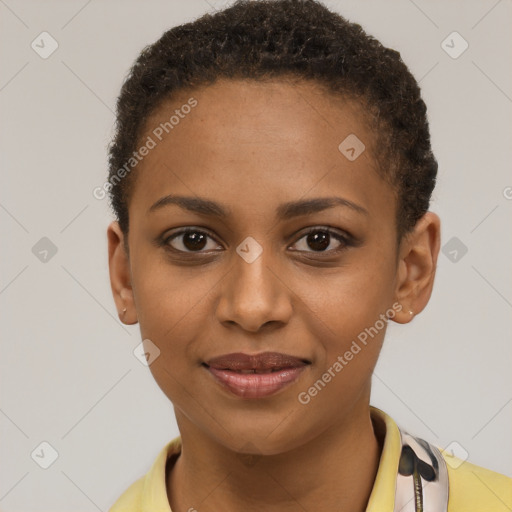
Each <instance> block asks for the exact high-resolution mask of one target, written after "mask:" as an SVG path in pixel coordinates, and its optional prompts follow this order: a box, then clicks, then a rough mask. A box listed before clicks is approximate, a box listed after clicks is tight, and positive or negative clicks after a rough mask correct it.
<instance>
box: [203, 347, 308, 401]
mask: <svg viewBox="0 0 512 512" xmlns="http://www.w3.org/2000/svg"><path fill="white" fill-rule="evenodd" d="M310 364H311V362H310V361H309V360H307V359H303V358H298V357H295V356H291V355H288V354H281V353H279V352H263V353H261V354H255V355H249V354H243V353H234V354H226V355H223V356H219V357H215V358H213V359H210V360H208V361H207V362H205V363H203V364H202V365H203V367H204V368H205V369H206V370H208V371H209V373H210V374H211V375H213V377H214V378H215V380H216V381H217V382H219V383H220V384H221V385H222V386H223V387H224V388H225V389H226V390H228V391H229V392H230V393H232V394H234V395H236V396H238V397H241V398H263V397H266V396H270V395H273V394H275V393H277V392H278V391H280V390H281V389H283V388H284V387H286V386H288V385H290V384H291V383H292V382H294V381H295V380H297V379H298V377H299V376H300V374H301V373H302V372H303V371H304V370H305V369H306V368H307V366H308V365H310Z"/></svg>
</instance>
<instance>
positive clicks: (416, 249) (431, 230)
mask: <svg viewBox="0 0 512 512" xmlns="http://www.w3.org/2000/svg"><path fill="white" fill-rule="evenodd" d="M440 244H441V221H440V219H439V216H438V215H436V214H435V213H433V212H427V213H425V214H424V215H423V217H421V218H420V219H419V220H418V222H417V223H416V226H415V227H414V230H413V231H412V232H411V233H409V234H408V235H407V237H406V238H405V239H404V240H403V244H402V246H401V248H400V254H399V262H398V269H397V287H396V292H395V294H396V300H397V301H398V302H399V303H400V304H401V305H402V309H401V311H400V312H399V313H397V314H396V315H395V317H394V318H393V320H394V321H395V322H397V323H401V324H405V323H408V322H410V321H411V320H412V319H413V318H414V316H415V315H417V314H418V313H420V312H421V311H423V309H424V308H425V307H426V305H427V304H428V301H429V299H430V296H431V294H432V290H433V286H434V278H435V273H436V265H437V257H438V255H439V248H440Z"/></svg>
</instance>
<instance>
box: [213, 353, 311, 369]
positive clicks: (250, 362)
mask: <svg viewBox="0 0 512 512" xmlns="http://www.w3.org/2000/svg"><path fill="white" fill-rule="evenodd" d="M205 364H206V365H207V366H209V367H212V368H215V369H217V370H234V371H237V370H272V369H281V368H297V367H300V366H304V365H306V364H310V362H309V361H308V360H307V359H302V358H299V357H295V356H291V355H289V354H281V353H279V352H262V353H261V354H253V355H250V354H244V353H241V352H236V353H232V354H224V355H222V356H218V357H214V358H212V359H209V360H208V361H206V363H205Z"/></svg>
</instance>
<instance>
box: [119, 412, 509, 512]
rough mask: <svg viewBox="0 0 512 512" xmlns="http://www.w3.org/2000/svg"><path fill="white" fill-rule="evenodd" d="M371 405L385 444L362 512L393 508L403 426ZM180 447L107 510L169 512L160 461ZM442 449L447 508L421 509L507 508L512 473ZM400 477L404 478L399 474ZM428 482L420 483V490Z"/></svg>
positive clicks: (169, 448) (167, 450)
mask: <svg viewBox="0 0 512 512" xmlns="http://www.w3.org/2000/svg"><path fill="white" fill-rule="evenodd" d="M370 409H371V417H372V420H373V421H374V423H375V424H376V425H378V426H379V428H380V429H381V431H382V432H383V434H384V444H383V448H382V454H381V458H380V463H379V468H378V470H377V476H376V478H375V483H374V485H373V489H372V492H371V495H370V499H369V501H368V506H367V509H366V512H394V510H395V494H396V492H397V473H398V468H399V462H400V460H401V459H400V456H401V453H402V444H403V438H402V435H403V431H402V434H401V430H400V429H399V428H398V426H397V424H396V423H395V422H394V421H393V419H392V418H391V417H390V416H388V415H387V414H386V413H384V412H383V411H381V410H379V409H377V408H375V407H371V408H370ZM434 450H435V448H434ZM180 451H181V438H180V437H176V438H175V439H173V440H172V441H170V442H169V443H167V445H165V447H164V448H163V449H162V451H161V452H160V453H159V454H158V457H157V458H156V460H155V462H154V463H153V465H152V467H151V469H150V470H149V472H148V473H147V474H146V475H145V476H143V477H142V478H139V479H138V480H137V481H136V482H134V483H133V484H132V485H131V486H130V487H129V488H128V489H127V490H126V491H125V492H124V493H123V494H122V495H121V497H120V498H119V499H118V500H117V501H116V503H115V504H114V505H113V506H112V508H110V510H109V512H172V511H171V508H170V506H169V501H168V499H167V490H166V475H165V465H166V462H167V459H168V458H169V457H170V456H172V455H174V454H178V453H180ZM441 454H442V459H444V461H445V462H446V469H447V476H448V479H447V487H448V508H447V509H446V508H445V507H440V508H439V509H432V508H429V507H428V506H427V505H425V512H438V510H439V512H444V511H445V510H447V512H511V511H512V478H509V477H507V476H505V475H501V474H499V473H495V472H494V471H490V470H488V469H484V468H482V467H479V466H475V465H474V464H471V463H469V462H467V461H462V460H461V459H459V458H457V457H455V456H453V454H451V453H447V452H441ZM400 478H406V477H403V476H401V475H400ZM410 478H411V485H412V477H410ZM429 483H430V482H426V485H425V483H423V485H424V489H426V487H427V486H428V485H429ZM433 487H434V486H432V487H431V489H432V488H433ZM402 499H403V496H402ZM410 501H411V503H409V504H408V505H407V507H404V508H403V509H402V512H405V510H414V500H410ZM400 508H401V507H400ZM397 509H398V506H397Z"/></svg>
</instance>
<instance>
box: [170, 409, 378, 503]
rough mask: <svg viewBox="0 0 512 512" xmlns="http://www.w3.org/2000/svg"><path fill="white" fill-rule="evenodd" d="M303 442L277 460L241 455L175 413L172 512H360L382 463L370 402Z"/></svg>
mask: <svg viewBox="0 0 512 512" xmlns="http://www.w3.org/2000/svg"><path fill="white" fill-rule="evenodd" d="M360 409H361V410H354V411H351V414H350V417H349V419H348V420H347V421H342V422H340V423H337V424H336V425H333V426H331V427H330V428H329V429H327V430H325V431H323V432H321V433H320V434H319V435H318V436H316V437H315V438H313V439H312V440H310V441H308V442H307V443H305V444H303V445H301V446H299V447H297V448H295V449H293V450H290V451H287V452H286V453H281V454H278V455H270V456H250V455H241V454H239V453H237V452H234V451H232V450H230V449H227V448H226V447H224V446H223V445H220V444H219V443H217V442H216V441H215V440H213V439H211V438H209V437H207V436H205V435H204V432H202V431H201V430H199V429H198V428H197V427H196V426H195V425H193V424H192V423H190V421H189V420H188V419H187V418H186V417H184V416H183V415H181V414H180V413H179V411H178V410H176V417H177V420H178V425H179V426H180V432H181V439H182V452H181V455H180V456H179V457H178V459H177V461H176V464H175V466H174V468H172V470H171V471H170V472H169V474H168V475H167V495H168V496H169V498H170V499H169V501H170V505H171V508H172V510H173V512H185V511H189V510H194V508H195V509H197V510H200V511H201V512H210V511H218V510H226V511H234V510H246V511H251V510H255V511H256V510H258V511H260V510H262V509H263V510H265V511H268V512H274V511H276V512H277V511H279V512H283V511H288V510H289V511H296V510H301V509H304V510H324V511H325V512H328V511H335V510H336V511H338V510H350V511H353V512H364V511H365V510H366V505H367V503H368V499H369V497H370V494H371V491H372V488H373V484H374V481H375V476H376V474H377V469H378V465H379V461H380V453H381V444H382V439H378V438H377V437H376V435H375V431H374V428H373V424H372V421H371V419H370V410H369V407H368V404H365V407H360Z"/></svg>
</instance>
